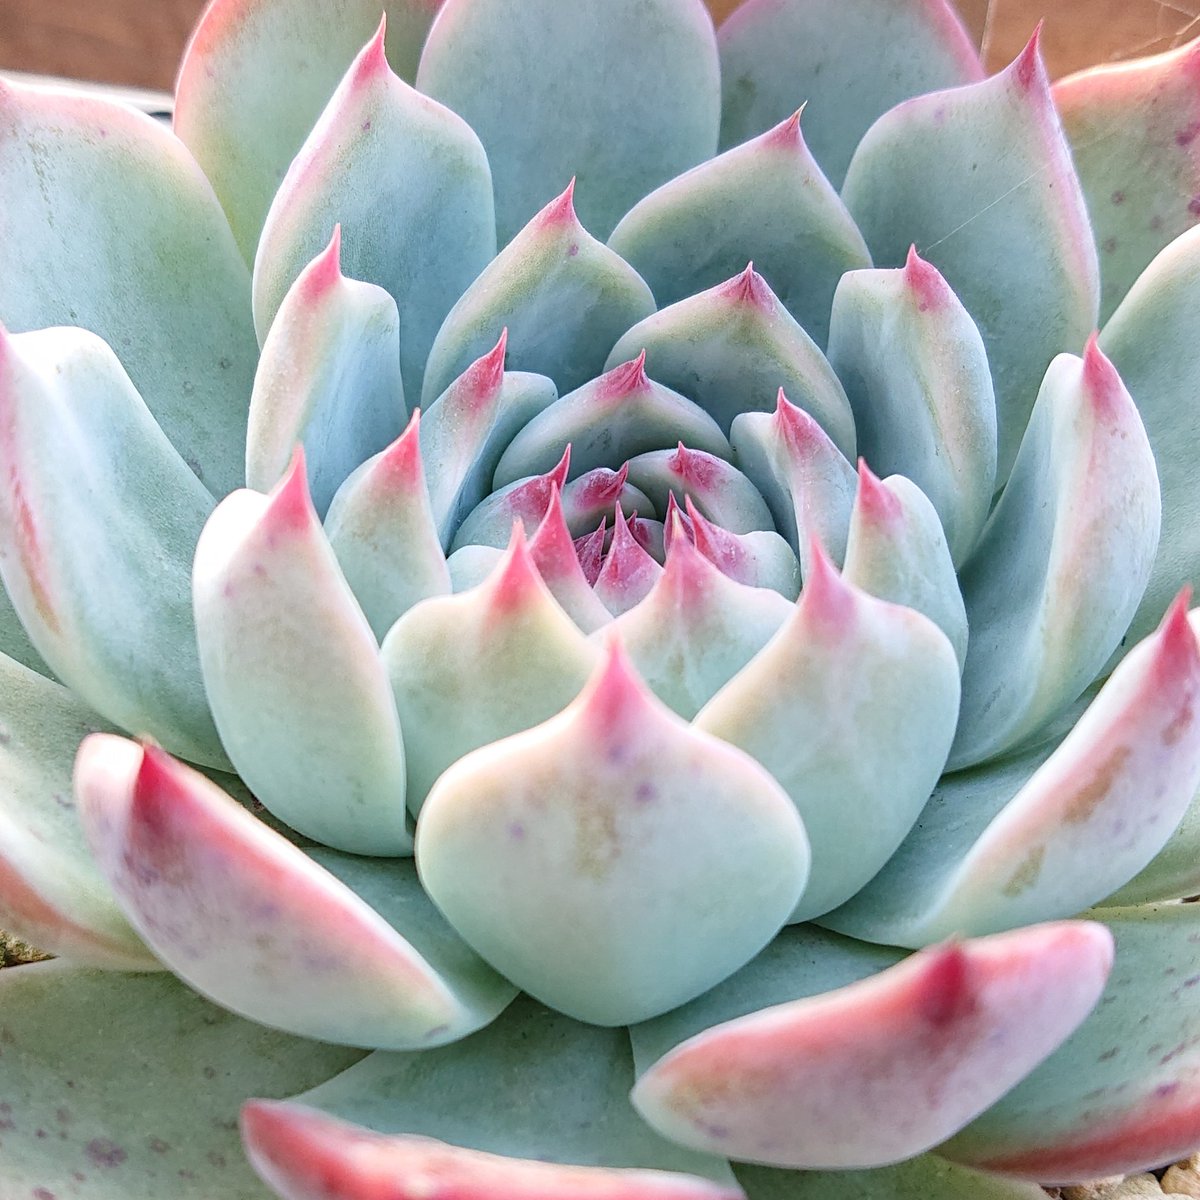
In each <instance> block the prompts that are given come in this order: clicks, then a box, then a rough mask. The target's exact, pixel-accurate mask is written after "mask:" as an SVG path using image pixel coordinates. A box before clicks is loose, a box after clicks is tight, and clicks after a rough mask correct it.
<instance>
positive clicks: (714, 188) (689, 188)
mask: <svg viewBox="0 0 1200 1200" xmlns="http://www.w3.org/2000/svg"><path fill="white" fill-rule="evenodd" d="M608 244H609V245H610V246H611V247H612V248H613V249H614V250H615V251H616V252H617V253H618V254H619V255H621V257H622V258H624V259H625V260H626V261H627V262H629V263H631V264H632V265H633V266H634V267H635V268H636V270H637V271H638V272H639V273H640V274H641V276H642V278H643V279H644V280H645V281H646V282H647V283H648V284H649V285H650V290H651V291H652V292H653V293H654V298H655V299H656V300H657V301H658V304H659V307H664V306H666V305H668V304H675V303H677V302H678V301H680V300H684V299H686V298H687V297H688V296H691V295H694V294H695V293H696V292H701V291H704V290H705V289H706V288H710V287H715V286H716V285H717V284H719V283H721V282H722V281H724V280H726V279H728V278H729V277H730V276H731V275H734V274H736V273H737V272H738V271H740V270H741V268H742V266H743V265H744V264H745V263H746V262H748V261H750V260H753V261H754V262H755V263H757V264H758V269H759V271H760V272H761V273H762V274H763V275H764V276H765V277H766V278H767V279H768V280H769V281H770V283H771V287H772V289H773V291H774V292H775V294H776V295H777V296H778V297H779V299H780V300H782V301H783V303H784V306H785V307H786V308H787V310H788V312H790V313H791V314H792V316H793V317H795V318H796V320H797V321H798V322H799V323H800V324H801V325H802V326H803V327H804V329H806V330H807V331H808V333H809V335H810V336H811V337H812V339H813V340H814V341H815V342H816V343H817V344H818V345H819V346H824V345H825V341H826V339H827V337H828V335H829V308H830V305H831V304H832V303H833V292H834V288H836V287H837V281H838V279H839V278H840V277H841V276H842V275H843V274H844V273H845V272H846V271H853V270H855V269H856V268H859V267H868V266H870V265H871V256H870V255H869V254H868V253H867V246H866V243H865V242H864V241H863V238H862V234H861V233H859V232H858V227H857V226H856V225H855V224H854V222H853V220H851V218H850V214H849V213H848V212H847V211H846V206H845V205H844V204H843V203H842V201H841V199H840V198H839V196H838V194H837V192H836V191H835V190H834V189H833V187H832V185H831V184H830V183H829V180H827V179H826V178H825V176H824V175H823V174H822V173H821V168H820V167H818V166H817V164H816V163H815V162H814V161H813V157H812V155H811V154H810V153H809V150H808V147H807V146H806V145H805V141H804V136H803V134H802V133H801V132H800V113H799V112H796V113H795V114H794V115H793V116H791V117H789V118H788V119H787V120H785V121H783V122H782V123H781V124H779V125H777V126H776V127H775V128H774V129H771V130H769V131H768V132H767V133H764V134H762V135H761V136H760V137H757V138H755V139H754V140H753V141H749V142H747V143H746V144H745V145H742V146H738V147H736V148H735V149H733V150H729V151H726V153H724V154H722V155H721V156H720V157H719V158H714V159H712V160H711V161H709V162H706V163H704V164H703V165H702V166H699V167H694V168H693V169H692V170H691V171H689V172H687V174H685V175H681V176H680V177H679V178H678V179H673V180H672V181H671V182H670V183H667V184H664V185H663V186H662V187H661V188H659V189H658V190H657V191H655V192H652V193H651V194H650V195H649V196H647V197H646V198H645V199H644V200H642V201H641V202H640V203H639V204H637V205H635V206H634V207H633V209H632V210H631V211H630V212H628V213H627V214H626V215H625V216H624V217H623V218H622V219H621V223H620V224H619V225H618V226H617V227H616V229H615V230H613V234H612V237H611V238H609V241H608Z"/></svg>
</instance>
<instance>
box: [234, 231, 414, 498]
mask: <svg viewBox="0 0 1200 1200" xmlns="http://www.w3.org/2000/svg"><path fill="white" fill-rule="evenodd" d="M405 416H406V414H405V407H404V385H403V383H402V382H401V378H400V319H399V315H398V314H397V312H396V304H395V301H394V300H393V299H392V298H391V296H389V295H388V293H387V292H385V291H384V290H383V289H382V288H380V287H376V286H375V285H374V284H371V283H361V282H360V281H358V280H356V279H347V278H346V277H345V276H344V275H343V274H342V268H341V227H340V226H339V227H338V228H336V229H335V230H334V233H333V238H332V240H331V241H330V243H329V245H328V246H327V247H326V248H325V249H324V250H323V251H322V252H321V253H320V254H319V255H317V257H316V258H314V259H313V261H312V262H311V263H309V264H308V266H306V267H305V268H304V270H303V271H301V272H300V275H299V276H298V277H297V279H296V282H295V283H294V284H292V286H291V288H290V289H289V290H288V293H287V295H286V296H285V297H284V300H283V304H282V306H281V307H280V310H279V314H278V316H277V317H276V318H275V321H274V322H273V323H272V325H271V330H270V332H269V333H268V334H267V337H266V341H265V342H264V343H263V352H262V357H261V358H260V359H259V364H258V370H257V372H256V373H255V376H254V391H253V393H252V394H251V397H250V419H249V429H248V431H247V437H246V484H247V486H248V487H252V488H254V489H255V490H256V491H260V492H267V491H270V490H271V488H273V487H274V486H275V485H276V484H277V483H278V482H279V480H280V479H282V478H283V476H284V474H285V473H286V471H287V468H288V464H289V463H290V462H291V458H292V452H293V450H294V449H295V447H296V444H297V443H300V444H301V445H303V446H304V450H305V457H306V459H307V461H308V471H309V485H310V487H311V489H312V496H313V503H314V504H315V506H316V508H317V511H318V512H319V513H320V514H321V515H322V516H324V514H325V512H326V510H327V509H328V508H329V502H330V501H331V500H332V499H333V496H334V493H335V492H336V491H337V489H338V488H339V487H340V486H341V484H342V482H343V481H344V480H345V479H346V477H347V476H348V475H349V474H350V473H351V472H352V471H353V470H354V469H355V468H356V467H357V466H358V465H359V464H360V463H362V462H363V461H364V460H365V459H367V458H370V457H371V456H372V455H373V454H375V453H377V452H378V451H380V450H382V449H383V448H384V447H385V446H386V445H388V444H389V443H390V442H392V441H394V440H395V438H396V437H398V436H399V434H400V431H401V429H402V428H403V427H404V422H405Z"/></svg>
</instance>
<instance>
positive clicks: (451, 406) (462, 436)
mask: <svg viewBox="0 0 1200 1200" xmlns="http://www.w3.org/2000/svg"><path fill="white" fill-rule="evenodd" d="M507 345H508V331H507V330H503V331H502V332H501V334H500V340H499V341H498V342H497V343H496V344H495V346H493V347H492V349H491V350H489V351H488V352H487V354H485V355H484V356H483V357H482V358H480V359H477V360H476V361H475V362H473V363H472V364H471V365H470V366H469V367H468V368H467V369H466V370H465V371H464V372H463V373H462V374H461V375H460V376H459V377H458V378H457V379H456V380H454V382H453V383H452V384H451V385H450V386H449V387H448V388H447V389H446V390H445V391H444V392H443V393H442V394H441V395H440V396H439V397H438V398H437V399H436V400H435V401H434V402H433V404H431V405H430V406H429V408H428V410H427V411H426V413H425V417H424V420H423V421H422V422H421V457H422V459H423V460H424V463H425V477H426V479H427V480H428V483H429V499H430V504H431V505H432V508H433V517H434V521H435V522H436V523H437V529H438V534H439V536H440V537H441V539H442V545H443V546H444V547H446V548H449V546H450V545H451V543H452V542H453V541H454V534H455V532H456V531H457V529H458V526H459V524H460V523H461V521H462V520H463V518H464V517H465V516H466V515H467V514H468V513H469V512H470V511H471V510H472V509H473V508H474V507H475V506H476V505H477V504H479V502H480V501H481V500H483V498H484V497H485V496H487V495H488V494H489V493H490V492H491V490H492V477H493V476H494V475H495V473H496V465H497V464H498V463H499V461H500V456H501V455H502V454H503V453H504V449H505V447H506V446H507V445H508V443H509V442H510V441H511V440H512V438H513V436H514V434H516V433H517V432H518V430H520V429H523V428H524V427H525V426H526V425H527V424H528V423H529V422H530V421H531V420H533V419H534V417H536V416H537V415H538V413H540V412H542V411H543V409H545V408H547V407H549V406H550V405H551V404H553V403H554V401H555V399H556V398H557V396H558V392H557V391H556V389H555V387H554V384H553V383H552V382H551V380H549V379H547V378H546V377H545V376H544V375H534V374H531V373H528V372H524V371H508V372H506V371H505V370H504V356H505V353H506V350H507ZM560 453H561V449H560Z"/></svg>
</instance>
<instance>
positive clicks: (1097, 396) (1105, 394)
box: [1083, 333, 1130, 422]
mask: <svg viewBox="0 0 1200 1200" xmlns="http://www.w3.org/2000/svg"><path fill="white" fill-rule="evenodd" d="M1083 389H1084V394H1085V396H1086V398H1087V399H1088V401H1089V402H1090V403H1091V406H1092V409H1093V411H1094V412H1095V414H1096V416H1097V418H1099V419H1100V420H1104V421H1108V422H1116V421H1118V420H1121V419H1122V418H1123V417H1124V416H1125V415H1126V414H1127V413H1128V410H1129V407H1130V401H1129V399H1128V393H1127V392H1126V391H1125V385H1124V383H1122V382H1121V376H1120V375H1118V374H1117V368H1116V367H1115V366H1114V365H1113V362H1112V359H1110V358H1109V357H1108V356H1107V355H1106V354H1105V353H1104V351H1103V350H1101V349H1100V340H1099V335H1098V334H1096V333H1093V334H1092V336H1091V337H1089V338H1088V341H1087V345H1086V346H1085V347H1084V350H1083Z"/></svg>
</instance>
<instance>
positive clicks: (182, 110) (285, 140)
mask: <svg viewBox="0 0 1200 1200" xmlns="http://www.w3.org/2000/svg"><path fill="white" fill-rule="evenodd" d="M440 4H441V0H339V3H338V9H337V19H336V20H331V19H330V16H329V10H328V8H327V7H326V5H325V4H324V3H323V0H302V2H301V3H296V0H254V2H253V3H251V4H246V3H243V0H210V2H209V4H208V7H207V8H206V9H205V10H204V15H203V16H202V17H201V19H200V23H199V24H198V25H197V27H196V31H195V33H193V34H192V40H191V42H190V43H189V45H188V48H187V53H186V54H185V55H184V59H183V65H182V66H181V67H180V70H179V79H178V82H177V84H176V88H175V132H176V133H177V134H178V135H179V137H180V138H182V140H183V142H184V143H185V144H186V145H187V147H188V149H190V150H191V152H192V153H193V154H194V155H195V156H196V160H197V161H198V162H199V163H200V165H201V166H202V167H203V168H204V173H205V174H206V175H207V176H208V178H209V179H211V180H212V183H213V187H214V188H215V189H216V192H217V195H218V196H220V198H221V203H222V204H223V205H224V206H225V211H226V213H227V214H228V215H229V223H230V225H232V226H233V232H234V236H235V237H236V238H237V241H238V245H239V246H240V247H241V249H242V254H243V255H244V256H245V258H246V261H247V262H253V260H254V250H255V247H256V245H257V244H258V234H259V230H260V229H261V228H262V224H263V221H264V220H265V219H266V215H267V209H268V208H270V206H271V199H272V197H273V196H274V195H275V193H276V192H277V191H278V190H279V185H280V183H281V182H282V181H283V177H284V173H285V172H286V171H287V168H288V165H289V164H290V163H291V161H292V159H293V158H295V157H296V154H297V152H298V151H299V149H300V147H301V146H302V145H303V143H304V139H305V138H306V137H307V136H308V134H309V131H310V130H311V129H312V127H313V125H315V124H316V121H317V118H318V117H319V116H320V115H321V111H322V109H324V107H325V105H326V104H327V103H328V101H329V98H330V96H332V95H333V93H334V90H335V88H336V87H337V85H338V83H339V82H340V81H341V78H342V76H343V75H344V74H345V73H346V70H347V68H349V66H350V64H351V62H352V61H353V60H354V56H355V55H356V54H357V53H358V52H359V50H361V49H362V47H363V44H364V43H365V42H366V41H367V39H368V38H369V37H370V36H371V34H372V33H373V32H374V31H375V29H376V27H377V26H378V24H379V14H380V12H381V11H383V12H385V13H386V14H387V22H388V26H387V51H388V56H389V57H390V59H391V61H392V62H393V63H394V64H395V67H396V70H397V71H398V72H399V73H400V75H401V76H402V77H403V78H405V79H408V80H412V79H413V78H415V76H416V73H417V58H418V56H419V55H420V51H421V46H422V45H423V44H424V41H425V35H426V33H427V32H428V31H429V26H430V24H431V23H432V21H433V18H434V16H435V15H436V13H437V10H438V8H439V6H440Z"/></svg>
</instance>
